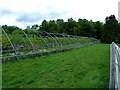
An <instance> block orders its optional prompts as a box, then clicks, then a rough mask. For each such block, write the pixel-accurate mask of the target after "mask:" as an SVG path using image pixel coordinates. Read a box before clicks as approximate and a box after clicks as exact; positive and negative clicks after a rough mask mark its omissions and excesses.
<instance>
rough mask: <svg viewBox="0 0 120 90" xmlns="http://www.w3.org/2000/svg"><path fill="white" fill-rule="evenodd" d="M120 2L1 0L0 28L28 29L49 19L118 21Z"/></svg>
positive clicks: (109, 0) (106, 0) (107, 0)
mask: <svg viewBox="0 0 120 90" xmlns="http://www.w3.org/2000/svg"><path fill="white" fill-rule="evenodd" d="M118 1H119V0H0V25H5V24H7V25H15V26H19V27H20V28H26V26H29V25H30V26H31V25H34V24H38V25H40V24H41V22H42V21H43V20H44V19H46V20H51V19H52V20H53V19H54V20H56V19H64V21H66V20H67V19H68V18H71V17H72V18H73V19H74V20H77V19H78V18H82V19H84V18H85V19H88V20H90V19H92V20H93V21H101V22H104V19H105V17H106V16H110V15H111V14H114V15H115V16H116V18H118Z"/></svg>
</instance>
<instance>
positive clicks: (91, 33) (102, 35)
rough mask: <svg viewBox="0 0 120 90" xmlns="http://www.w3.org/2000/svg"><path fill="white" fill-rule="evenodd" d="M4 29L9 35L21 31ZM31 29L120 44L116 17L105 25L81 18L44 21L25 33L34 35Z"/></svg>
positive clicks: (7, 27)
mask: <svg viewBox="0 0 120 90" xmlns="http://www.w3.org/2000/svg"><path fill="white" fill-rule="evenodd" d="M2 28H3V29H5V31H6V32H7V33H9V34H18V33H20V30H21V29H20V28H19V27H17V26H7V25H2ZM31 29H34V30H38V31H39V32H41V31H46V32H49V33H65V34H69V35H77V36H87V37H94V38H96V39H99V40H100V41H101V42H102V43H111V42H116V43H120V24H119V23H118V21H117V19H116V17H115V15H111V16H109V17H106V18H105V23H102V22H100V21H96V22H93V21H92V20H90V21H88V20H87V19H80V18H79V19H78V21H75V20H73V18H69V19H68V20H67V21H64V20H63V19H57V20H50V21H47V20H43V21H42V23H41V25H33V26H31V27H30V26H27V27H26V29H25V32H26V33H29V34H33V31H32V30H31Z"/></svg>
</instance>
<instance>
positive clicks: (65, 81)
mask: <svg viewBox="0 0 120 90" xmlns="http://www.w3.org/2000/svg"><path fill="white" fill-rule="evenodd" d="M2 75H3V88H108V86H109V45H108V44H99V45H93V46H87V47H83V48H80V49H74V50H72V51H67V52H63V53H56V54H51V55H47V56H41V57H36V58H29V59H24V60H19V61H14V62H10V63H6V64H3V73H2Z"/></svg>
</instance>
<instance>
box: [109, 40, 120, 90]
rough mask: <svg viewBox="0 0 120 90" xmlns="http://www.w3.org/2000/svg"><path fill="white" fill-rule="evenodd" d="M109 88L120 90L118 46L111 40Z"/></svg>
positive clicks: (119, 54)
mask: <svg viewBox="0 0 120 90" xmlns="http://www.w3.org/2000/svg"><path fill="white" fill-rule="evenodd" d="M109 88H110V90H113V89H114V90H120V48H119V47H118V46H117V45H116V44H115V43H114V42H113V43H112V44H111V45H110V82H109Z"/></svg>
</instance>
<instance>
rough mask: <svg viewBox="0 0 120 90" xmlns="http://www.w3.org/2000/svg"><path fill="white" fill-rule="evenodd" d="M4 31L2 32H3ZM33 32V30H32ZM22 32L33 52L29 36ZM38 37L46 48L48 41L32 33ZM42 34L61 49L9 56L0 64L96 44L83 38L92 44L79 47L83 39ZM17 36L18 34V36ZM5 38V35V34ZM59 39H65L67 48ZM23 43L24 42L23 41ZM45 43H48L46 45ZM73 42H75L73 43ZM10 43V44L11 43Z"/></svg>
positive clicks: (55, 34)
mask: <svg viewBox="0 0 120 90" xmlns="http://www.w3.org/2000/svg"><path fill="white" fill-rule="evenodd" d="M1 31H2V30H1ZM3 31H4V30H3ZM33 31H34V30H33ZM22 32H23V34H24V35H25V38H27V39H26V40H28V41H29V42H30V43H31V45H32V47H33V50H34V51H35V49H34V44H33V42H32V41H31V40H30V38H29V35H27V34H26V33H25V32H24V31H23V30H22ZM34 32H35V33H36V34H37V35H38V36H39V37H41V38H42V39H43V41H44V43H45V45H46V46H47V45H48V43H49V41H48V39H47V37H43V36H42V35H40V34H39V33H38V32H37V31H34ZM42 32H44V33H45V34H47V35H48V36H49V38H50V39H51V40H52V41H53V44H57V45H58V46H61V48H60V49H58V48H57V47H56V48H57V49H55V50H54V49H53V50H50V51H46V52H34V53H30V54H23V55H15V56H10V58H11V59H9V57H5V58H3V61H1V62H4V61H5V62H6V60H8V61H10V60H12V59H17V60H18V59H22V58H26V57H33V56H41V55H44V54H51V53H56V52H63V51H66V50H70V49H74V48H80V47H84V46H89V45H93V44H96V43H97V39H96V40H95V41H94V40H92V39H94V38H90V37H85V38H88V39H90V40H91V41H93V42H91V43H90V44H87V42H83V45H82V46H79V44H80V43H81V41H82V40H83V39H81V37H82V36H80V37H79V36H74V35H72V37H71V38H70V35H67V34H64V33H62V34H60V33H58V34H59V35H60V37H59V36H58V37H57V33H48V32H45V31H42ZM5 33H6V32H5ZM18 35H19V34H18ZM6 36H7V33H6ZM19 37H22V35H21V36H20V35H19ZM7 38H8V41H10V38H9V37H7ZM60 38H62V39H64V38H65V40H67V41H68V43H65V45H66V46H67V48H66V47H63V44H62V43H64V42H60V41H59V39H60ZM82 38H83V37H82ZM23 41H24V40H23ZM47 41H48V43H47ZM75 41H77V42H75ZM11 43H12V42H11ZM74 44H75V45H77V44H78V46H75V45H74ZM12 45H13V43H12ZM13 47H14V45H13ZM47 48H49V45H48V47H47ZM52 48H54V45H53V47H52Z"/></svg>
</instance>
